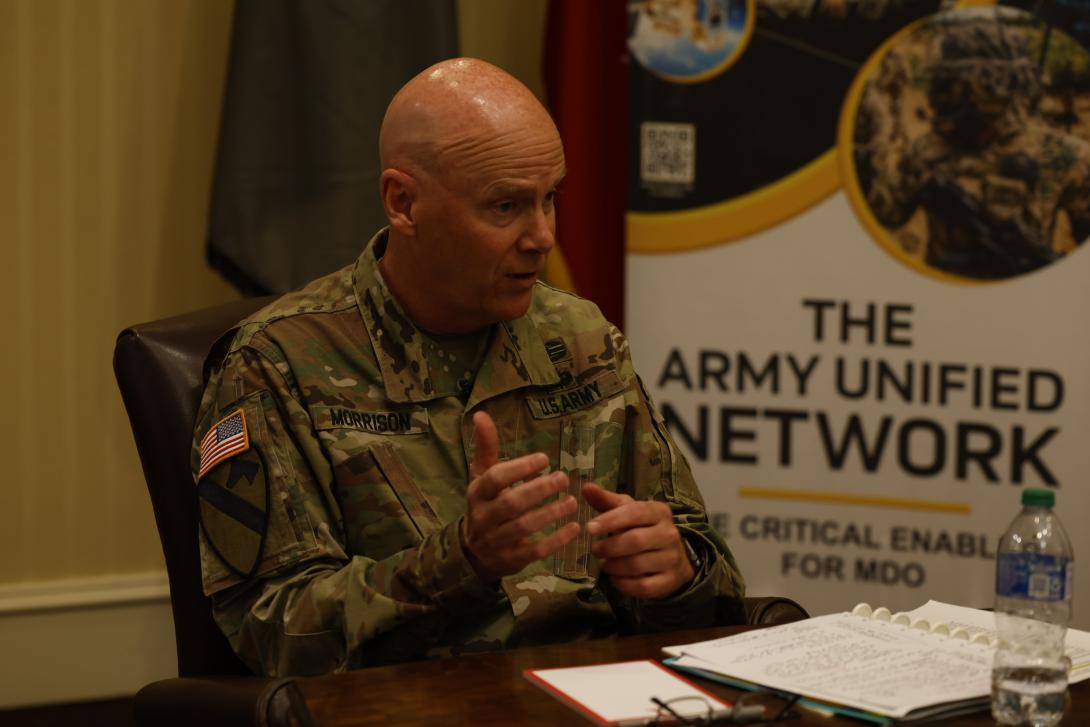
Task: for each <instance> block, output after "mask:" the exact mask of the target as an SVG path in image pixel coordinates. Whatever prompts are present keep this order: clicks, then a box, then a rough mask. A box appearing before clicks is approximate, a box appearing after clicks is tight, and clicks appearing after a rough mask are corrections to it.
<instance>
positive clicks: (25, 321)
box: [0, 0, 547, 584]
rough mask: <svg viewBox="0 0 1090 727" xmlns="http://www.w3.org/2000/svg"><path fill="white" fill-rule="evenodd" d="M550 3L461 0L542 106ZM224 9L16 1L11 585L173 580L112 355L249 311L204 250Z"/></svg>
mask: <svg viewBox="0 0 1090 727" xmlns="http://www.w3.org/2000/svg"><path fill="white" fill-rule="evenodd" d="M546 6H547V2H546V0H518V1H517V2H512V1H511V0H460V1H459V12H460V20H459V33H460V36H461V42H462V52H463V53H465V54H466V55H474V56H477V57H481V58H485V59H487V60H490V61H492V62H494V63H497V64H499V65H501V66H503V67H504V68H507V69H508V70H509V71H511V72H512V73H514V74H515V75H516V76H518V77H519V78H521V79H522V80H523V81H524V82H525V83H527V85H529V86H530V87H531V88H532V89H533V90H534V91H535V92H536V93H538V94H539V95H540V94H542V93H543V87H542V82H541V72H540V60H541V53H542V37H543V27H544V19H545V10H546ZM231 11H232V3H231V2H229V1H226V0H0V88H3V89H5V90H6V95H5V98H6V99H7V101H6V102H5V104H4V106H5V109H4V112H3V113H0V250H2V251H3V253H4V254H3V258H2V261H3V262H2V264H0V311H5V312H6V314H7V315H6V318H7V330H6V331H5V333H4V334H3V335H2V337H0V340H3V342H4V346H3V348H4V349H5V350H4V353H3V355H0V381H4V382H7V386H8V395H7V396H6V397H4V399H5V401H6V410H7V411H6V412H5V416H3V417H0V462H3V467H2V468H0V496H2V500H0V502H2V503H3V507H4V511H5V516H4V518H3V521H4V523H5V527H3V528H0V553H3V554H4V556H3V558H0V584H4V583H19V582H26V581H37V580H53V579H61V578H69V577H82V576H91V575H98V574H109V573H130V572H142V571H149V570H158V569H160V568H161V567H162V560H161V555H160V551H159V543H158V538H157V536H156V534H155V530H154V524H153V521H152V518H151V512H150V507H149V505H148V501H147V496H146V493H145V490H144V482H143V477H142V474H141V472H140V468H139V464H138V460H137V458H136V452H135V449H134V448H133V445H132V436H131V433H130V431H129V427H128V421H127V419H126V418H125V414H124V410H123V408H122V406H121V401H120V398H119V396H118V394H117V388H116V386H115V384H114V380H113V374H112V370H111V368H110V357H111V352H112V350H113V341H114V336H115V335H116V334H117V332H118V331H119V330H120V329H121V328H123V327H124V326H126V325H128V324H130V323H135V322H139V321H145V320H151V319H154V318H158V317H162V316H166V315H171V314H174V313H179V312H182V311H186V310H191V309H194V308H198V307H201V306H203V305H210V304H213V303H216V302H220V301H224V300H228V299H231V298H233V297H235V294H234V293H233V292H232V291H231V290H230V289H229V288H228V287H227V286H226V285H225V284H224V283H222V282H221V281H220V280H219V279H218V278H217V276H216V275H215V274H214V273H212V272H211V271H210V270H208V269H207V267H206V265H205V263H204V257H203V255H204V253H203V243H204V235H205V221H206V215H207V200H208V194H209V182H210V180H211V172H212V164H213V159H214V151H215V139H216V131H217V125H218V120H219V106H220V99H221V95H222V91H223V78H224V71H225V67H226V59H227V50H228V45H229V34H230V22H231Z"/></svg>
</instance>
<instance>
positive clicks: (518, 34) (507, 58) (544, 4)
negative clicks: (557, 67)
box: [458, 0, 549, 100]
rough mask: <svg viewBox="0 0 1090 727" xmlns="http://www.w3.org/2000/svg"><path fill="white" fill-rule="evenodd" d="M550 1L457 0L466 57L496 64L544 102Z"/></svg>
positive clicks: (461, 39)
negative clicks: (545, 58)
mask: <svg viewBox="0 0 1090 727" xmlns="http://www.w3.org/2000/svg"><path fill="white" fill-rule="evenodd" d="M548 6H549V3H548V0H458V35H459V41H460V43H461V51H462V54H463V55H467V56H473V57H474V58H481V59H484V60H486V61H489V62H490V63H495V64H496V65H498V66H499V67H501V68H503V69H504V70H506V71H507V72H508V73H510V74H511V75H513V76H514V77H515V78H517V79H519V80H520V81H522V82H523V83H525V84H526V85H527V86H529V88H530V90H531V91H533V92H534V93H535V94H537V97H538V98H540V99H542V100H544V98H545V83H544V80H543V78H542V75H541V60H542V54H543V53H544V49H545V13H546V11H547V9H548Z"/></svg>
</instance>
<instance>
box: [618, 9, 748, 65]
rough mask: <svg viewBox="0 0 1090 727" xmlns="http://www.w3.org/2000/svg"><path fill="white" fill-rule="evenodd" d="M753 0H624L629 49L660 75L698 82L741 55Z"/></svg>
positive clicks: (633, 55) (634, 55)
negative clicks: (626, 5) (625, 2)
mask: <svg viewBox="0 0 1090 727" xmlns="http://www.w3.org/2000/svg"><path fill="white" fill-rule="evenodd" d="M752 4H753V0H628V50H629V52H630V53H631V54H632V57H633V58H635V59H636V60H637V61H639V63H640V64H641V65H642V66H643V67H644V68H646V69H647V70H649V71H651V73H653V74H655V75H656V76H658V77H659V78H662V79H665V80H667V81H672V82H674V83H699V82H701V81H706V80H708V79H709V78H713V77H715V76H717V75H719V74H720V73H722V72H723V71H724V70H726V69H727V67H728V66H730V64H731V63H733V62H734V60H735V59H737V58H738V56H739V55H740V54H741V53H742V50H743V49H744V48H745V44H746V41H747V40H748V38H749V33H750V31H751V30H752V26H753V8H752Z"/></svg>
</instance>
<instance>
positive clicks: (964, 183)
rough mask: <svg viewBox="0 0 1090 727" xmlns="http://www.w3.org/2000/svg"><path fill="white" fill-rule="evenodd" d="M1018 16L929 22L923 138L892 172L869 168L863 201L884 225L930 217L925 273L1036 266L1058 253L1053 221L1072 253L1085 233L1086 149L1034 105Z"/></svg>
mask: <svg viewBox="0 0 1090 727" xmlns="http://www.w3.org/2000/svg"><path fill="white" fill-rule="evenodd" d="M1015 12H1016V11H1010V10H1006V11H1004V10H1002V9H984V8H972V9H968V10H964V11H956V12H952V13H946V14H944V15H942V16H936V18H935V19H934V20H932V21H931V23H930V24H929V25H928V26H924V27H925V30H929V31H931V32H933V33H934V36H935V37H934V41H933V43H932V48H931V51H930V53H931V55H932V58H933V59H934V60H933V63H932V66H931V69H930V81H929V85H928V103H929V105H930V106H931V110H932V114H933V118H932V129H931V130H930V131H929V132H928V133H926V134H924V135H923V136H921V137H920V138H918V139H916V140H915V141H914V142H913V143H912V144H911V146H909V148H908V149H907V151H906V152H905V154H904V156H903V157H902V158H901V160H900V162H899V163H898V164H897V166H896V167H895V168H892V169H889V170H887V171H885V172H883V171H878V172H877V173H876V174H875V176H874V177H873V179H872V180H871V181H870V185H869V188H868V189H866V190H865V191H866V195H867V201H868V204H869V206H870V208H871V209H872V210H873V211H874V214H875V216H876V217H877V218H878V220H879V221H880V222H881V223H882V224H883V225H884V226H886V227H887V228H890V229H896V228H898V227H900V226H901V225H903V224H905V222H907V221H908V219H909V218H910V217H911V216H912V214H913V213H914V212H915V211H916V210H917V209H918V208H921V207H922V208H923V209H924V211H925V212H926V213H927V223H928V240H927V251H926V262H927V264H928V265H930V266H932V267H935V268H938V269H940V270H945V271H947V272H951V273H954V274H957V275H962V276H965V277H972V278H1004V277H1009V276H1011V275H1017V274H1019V273H1024V272H1028V271H1030V270H1034V269H1036V268H1039V267H1042V266H1043V265H1046V264H1047V263H1049V262H1051V261H1052V260H1054V259H1055V258H1056V257H1057V256H1058V254H1059V252H1060V249H1061V244H1060V243H1059V242H1058V241H1056V237H1057V236H1056V232H1057V225H1058V224H1059V213H1060V212H1061V211H1063V212H1065V213H1066V215H1067V222H1068V224H1069V226H1070V235H1071V237H1072V238H1073V240H1074V244H1076V245H1077V244H1081V243H1082V242H1083V241H1084V240H1085V239H1086V237H1087V236H1090V145H1088V144H1087V142H1086V141H1084V140H1082V139H1079V138H1077V137H1075V136H1073V135H1071V134H1065V133H1063V132H1061V131H1058V130H1056V129H1053V128H1051V127H1049V126H1048V125H1047V124H1046V123H1045V122H1044V121H1043V120H1041V119H1040V118H1039V117H1038V116H1037V115H1036V114H1035V113H1034V112H1033V108H1034V105H1035V102H1036V100H1037V99H1038V98H1039V96H1040V93H1041V85H1040V79H1039V77H1038V71H1037V68H1036V66H1035V65H1034V63H1033V61H1032V59H1031V57H1030V51H1029V45H1028V43H1027V42H1026V38H1025V36H1024V34H1023V32H1022V30H1021V29H1020V28H1019V27H1017V26H1016V25H1015V24H1014V23H1013V22H1008V21H1009V20H1011V18H1012V17H1013V15H1014V14H1015Z"/></svg>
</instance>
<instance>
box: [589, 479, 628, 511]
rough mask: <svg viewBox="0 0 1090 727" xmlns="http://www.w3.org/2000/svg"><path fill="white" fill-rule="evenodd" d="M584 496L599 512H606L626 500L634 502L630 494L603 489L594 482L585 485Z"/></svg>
mask: <svg viewBox="0 0 1090 727" xmlns="http://www.w3.org/2000/svg"><path fill="white" fill-rule="evenodd" d="M583 497H584V498H585V499H586V501H587V504H588V505H590V506H591V507H593V508H594V509H595V510H596V511H598V512H606V511H607V510H612V509H613V508H615V507H620V506H621V505H623V504H625V503H626V502H632V498H631V497H629V496H628V495H618V494H617V493H616V492H610V491H609V490H605V489H602V488H601V487H599V486H598V485H596V484H594V483H593V482H591V483H589V484H586V485H583Z"/></svg>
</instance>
